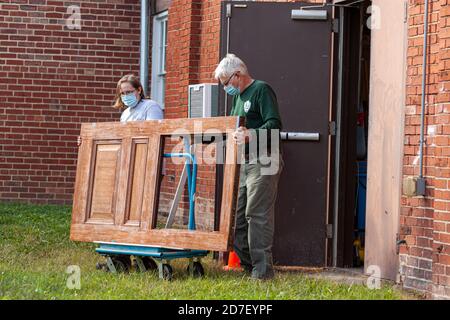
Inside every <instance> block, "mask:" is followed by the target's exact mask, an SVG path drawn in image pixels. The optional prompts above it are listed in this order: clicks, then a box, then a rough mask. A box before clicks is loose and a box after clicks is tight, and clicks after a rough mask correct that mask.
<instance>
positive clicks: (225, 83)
mask: <svg viewBox="0 0 450 320" xmlns="http://www.w3.org/2000/svg"><path fill="white" fill-rule="evenodd" d="M235 75H236V72H235V73H233V74H232V75H231V77H229V78H228V80H227V81H225V82H224V83H222V84H223V86H224V87H226V86H227V85H228V83H230V81H231V79H232V78H233V77H234V76H235Z"/></svg>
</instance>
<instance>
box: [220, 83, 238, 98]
mask: <svg viewBox="0 0 450 320" xmlns="http://www.w3.org/2000/svg"><path fill="white" fill-rule="evenodd" d="M224 90H225V92H226V93H228V94H229V95H230V96H235V95H238V94H240V93H241V90H239V88H236V87H234V86H231V85H229V86H226V87H224Z"/></svg>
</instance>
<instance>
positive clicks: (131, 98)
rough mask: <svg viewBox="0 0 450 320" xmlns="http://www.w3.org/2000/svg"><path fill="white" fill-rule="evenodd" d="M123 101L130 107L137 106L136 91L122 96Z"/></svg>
mask: <svg viewBox="0 0 450 320" xmlns="http://www.w3.org/2000/svg"><path fill="white" fill-rule="evenodd" d="M120 98H121V99H122V102H123V104H124V105H126V106H127V107H130V108H134V107H136V105H137V103H138V101H137V98H136V95H135V94H134V93H129V94H127V95H124V96H121V97H120Z"/></svg>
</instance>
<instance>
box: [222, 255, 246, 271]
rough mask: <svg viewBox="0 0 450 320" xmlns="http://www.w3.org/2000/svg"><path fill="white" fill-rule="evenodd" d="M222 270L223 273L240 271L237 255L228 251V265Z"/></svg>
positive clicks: (239, 261)
mask: <svg viewBox="0 0 450 320" xmlns="http://www.w3.org/2000/svg"><path fill="white" fill-rule="evenodd" d="M223 270H225V271H233V270H235V271H242V270H243V269H242V268H241V260H240V259H239V257H238V255H237V254H236V252H234V251H230V253H229V255H228V265H227V266H224V267H223Z"/></svg>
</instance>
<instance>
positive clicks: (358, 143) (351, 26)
mask: <svg viewBox="0 0 450 320" xmlns="http://www.w3.org/2000/svg"><path fill="white" fill-rule="evenodd" d="M349 3H352V1H350V2H349ZM339 4H342V5H345V4H346V2H340V3H339ZM370 6H371V0H364V1H361V2H359V3H356V4H354V1H353V4H351V5H349V6H345V7H336V13H337V15H338V17H339V23H340V30H339V37H342V38H341V40H340V42H339V43H340V44H341V45H342V51H339V50H338V52H340V55H341V57H340V58H339V59H337V61H341V63H342V64H341V68H342V69H340V70H341V74H342V76H341V79H342V82H341V86H340V90H341V97H342V98H341V103H340V105H339V101H337V107H336V112H339V111H340V113H341V117H340V141H341V144H340V146H339V148H336V151H337V153H338V154H339V157H336V160H337V166H336V169H337V170H339V175H338V180H337V181H339V182H338V185H337V189H336V197H335V200H337V203H338V206H337V208H336V209H334V210H330V212H332V213H333V214H334V215H337V227H336V229H337V230H336V231H337V235H336V240H335V241H336V242H337V243H336V244H335V246H336V247H337V248H335V249H336V252H334V253H333V252H332V250H330V251H329V254H330V255H332V256H330V259H329V261H332V262H333V264H334V265H335V266H337V267H346V268H361V270H362V267H363V263H364V246H365V217H366V185H367V150H368V119H369V112H370V110H369V87H370V84H369V83H370V52H371V50H370V49H371V30H370V29H369V27H368V21H369V18H370V9H369V7H370ZM338 90H339V89H338ZM335 156H336V155H335ZM335 219H336V218H335ZM335 221H336V220H335ZM333 254H334V256H333Z"/></svg>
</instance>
